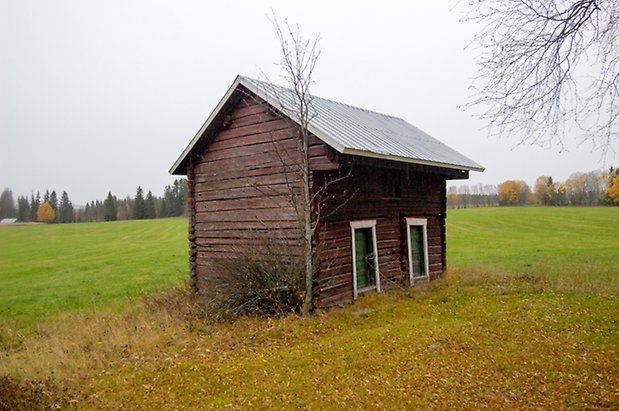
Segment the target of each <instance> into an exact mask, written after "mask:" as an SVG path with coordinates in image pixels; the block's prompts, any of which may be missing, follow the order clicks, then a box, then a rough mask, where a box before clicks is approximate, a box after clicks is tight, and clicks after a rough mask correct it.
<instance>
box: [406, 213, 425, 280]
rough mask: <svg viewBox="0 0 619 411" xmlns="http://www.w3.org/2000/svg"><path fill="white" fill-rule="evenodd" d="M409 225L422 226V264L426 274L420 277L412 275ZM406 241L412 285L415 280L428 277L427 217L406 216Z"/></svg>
mask: <svg viewBox="0 0 619 411" xmlns="http://www.w3.org/2000/svg"><path fill="white" fill-rule="evenodd" d="M411 226H413V227H419V226H421V227H422V233H423V254H424V258H423V261H424V265H425V271H426V275H424V276H420V277H413V255H412V252H411ZM406 243H407V248H408V272H409V275H410V283H411V287H412V286H413V285H414V282H415V280H423V279H427V278H429V277H430V262H429V261H428V219H427V218H413V217H407V218H406Z"/></svg>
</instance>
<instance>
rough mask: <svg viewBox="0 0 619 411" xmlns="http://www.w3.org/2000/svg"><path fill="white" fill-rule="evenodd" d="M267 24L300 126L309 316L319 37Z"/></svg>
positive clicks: (276, 23) (305, 304)
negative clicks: (312, 153) (313, 88)
mask: <svg viewBox="0 0 619 411" xmlns="http://www.w3.org/2000/svg"><path fill="white" fill-rule="evenodd" d="M269 19H270V21H271V23H272V24H273V28H274V29H275V32H276V34H277V38H278V40H279V46H280V50H281V53H282V54H281V60H280V61H279V62H278V63H277V64H278V66H279V67H280V68H281V69H282V70H283V72H284V74H283V75H282V77H283V79H284V80H285V81H286V83H287V85H288V88H290V89H291V90H292V91H293V96H294V99H295V100H296V101H295V102H294V106H295V108H296V111H295V112H294V113H291V114H292V115H294V116H296V118H295V120H296V122H297V123H298V125H299V133H300V140H301V156H302V157H301V164H300V166H301V167H300V168H301V170H300V171H301V178H302V183H303V190H302V191H303V193H302V201H303V204H302V207H301V209H302V210H303V213H301V214H302V220H303V221H302V225H303V240H304V241H303V255H304V260H305V297H304V300H303V314H305V315H306V314H308V313H309V311H310V309H311V307H312V300H313V289H312V288H313V283H314V267H313V258H314V250H313V245H312V237H313V231H314V230H313V227H312V192H311V186H310V171H309V138H310V132H309V130H308V127H309V124H310V121H311V120H312V118H313V117H314V116H315V114H314V111H313V110H312V107H311V106H312V95H311V93H310V87H311V85H312V83H313V80H312V75H313V73H314V68H315V67H316V62H317V61H318V57H319V56H320V50H319V49H318V43H319V42H320V36H317V37H316V38H314V39H313V40H307V39H305V38H303V36H302V35H301V33H300V30H299V27H298V26H295V27H294V28H293V27H291V26H290V24H289V23H288V21H285V24H284V27H282V25H281V24H280V23H279V21H278V19H277V16H276V15H275V13H274V12H272V13H271V16H270V18H269Z"/></svg>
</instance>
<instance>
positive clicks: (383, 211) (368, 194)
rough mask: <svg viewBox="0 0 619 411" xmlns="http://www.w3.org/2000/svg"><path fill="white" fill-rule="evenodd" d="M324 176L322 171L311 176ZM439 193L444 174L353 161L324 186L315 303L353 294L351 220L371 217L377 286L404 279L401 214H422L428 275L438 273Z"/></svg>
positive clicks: (440, 248)
mask: <svg viewBox="0 0 619 411" xmlns="http://www.w3.org/2000/svg"><path fill="white" fill-rule="evenodd" d="M377 164H380V163H379V162H378V163H377ZM330 178H331V179H332V178H333V177H332V176H330V175H329V174H323V175H322V176H320V177H318V175H317V178H316V180H317V181H324V180H328V179H330ZM398 180H399V183H400V187H399V189H398V190H397V195H399V197H393V196H391V195H393V191H392V189H393V184H394V183H396V184H397V182H398ZM444 194H445V177H444V176H442V175H440V174H432V173H424V172H419V171H410V170H408V171H407V170H406V167H401V168H400V169H397V168H396V169H389V168H380V167H372V166H367V165H353V167H352V174H351V176H350V177H348V178H347V179H346V180H344V181H342V182H341V183H338V184H336V185H333V186H332V188H331V189H330V190H329V199H328V200H327V201H326V203H325V205H324V207H323V210H321V212H322V214H323V215H325V216H327V217H326V218H324V219H323V221H322V222H321V224H320V226H319V229H318V233H317V238H316V245H317V247H318V253H319V254H318V255H319V257H318V261H319V274H318V278H317V284H316V292H317V297H318V302H319V305H320V306H330V305H333V304H338V303H341V302H345V301H350V300H352V298H353V275H352V272H353V267H352V264H353V257H352V244H351V241H352V239H351V227H350V222H351V221H356V220H376V237H377V245H378V263H379V270H380V276H381V288H383V289H386V288H390V287H393V286H395V285H396V284H400V285H405V286H408V284H409V268H408V267H409V265H408V252H407V246H408V245H407V238H406V217H416V218H426V219H427V234H428V257H429V269H430V276H431V277H435V276H437V275H439V274H440V273H441V272H442V271H443V269H444V256H445V252H444V250H445V248H444V247H445V229H444V221H445V220H444V216H445V212H444V198H443V197H444ZM342 204H344V205H342ZM337 207H339V208H337ZM336 208H337V210H336ZM332 210H335V211H334V212H333V211H332ZM332 212H333V214H332V215H329V214H330V213H332Z"/></svg>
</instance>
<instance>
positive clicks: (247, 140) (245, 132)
mask: <svg viewBox="0 0 619 411" xmlns="http://www.w3.org/2000/svg"><path fill="white" fill-rule="evenodd" d="M300 147H301V146H300V139H299V129H298V127H297V126H296V125H295V124H294V123H293V122H292V121H290V120H289V119H287V118H285V117H282V116H281V115H279V114H277V113H275V112H274V111H272V109H270V108H269V106H268V104H266V103H265V102H264V101H262V100H260V99H258V98H256V97H252V96H246V97H245V98H241V99H240V101H239V102H238V103H237V104H236V106H235V107H234V108H233V109H232V110H231V111H230V112H229V113H228V115H226V116H225V118H224V119H223V122H222V125H221V127H220V128H219V130H218V131H217V133H215V135H214V136H212V137H211V138H210V139H209V141H205V142H203V144H202V148H201V149H198V150H196V152H195V153H194V154H193V156H192V157H191V162H190V164H189V165H188V173H187V174H188V180H189V196H190V200H189V201H190V210H191V211H190V227H189V239H190V264H191V284H192V286H193V287H194V288H195V289H197V290H198V291H199V290H200V289H203V288H204V287H205V286H206V285H207V284H208V276H209V274H212V270H214V269H217V267H214V265H213V262H214V261H215V260H216V259H217V258H220V257H224V258H225V257H226V256H227V255H228V256H229V255H230V254H231V253H237V252H239V251H242V250H243V249H254V248H255V247H260V246H261V245H265V244H266V243H267V242H269V243H270V244H274V243H281V244H283V245H286V246H293V248H292V250H293V252H294V250H296V252H298V253H301V250H302V249H301V242H302V231H301V229H300V227H301V226H300V225H299V221H300V218H301V216H302V214H301V215H300V214H299V213H303V212H304V209H303V203H302V200H301V193H302V183H301V174H300V172H299V170H300V168H299V167H300V164H301V155H300V152H301V151H300ZM309 154H310V165H311V166H312V167H313V168H315V169H318V170H330V169H334V168H337V167H338V163H337V156H336V155H335V154H334V151H333V150H332V149H331V148H329V147H327V146H326V145H325V144H324V143H322V142H321V141H319V140H317V139H315V138H313V139H312V141H311V142H310V153H309ZM294 246H296V247H294ZM287 250H290V248H287Z"/></svg>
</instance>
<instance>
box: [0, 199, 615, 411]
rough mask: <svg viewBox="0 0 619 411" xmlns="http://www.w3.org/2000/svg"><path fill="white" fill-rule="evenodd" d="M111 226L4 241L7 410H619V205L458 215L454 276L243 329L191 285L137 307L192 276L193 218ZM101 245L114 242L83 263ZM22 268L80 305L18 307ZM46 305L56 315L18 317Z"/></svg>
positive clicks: (2, 368)
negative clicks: (208, 309) (189, 232)
mask: <svg viewBox="0 0 619 411" xmlns="http://www.w3.org/2000/svg"><path fill="white" fill-rule="evenodd" d="M114 224H117V225H116V226H114ZM114 224H104V223H101V224H92V225H88V224H84V226H90V228H88V227H86V228H84V229H83V230H84V231H83V232H81V234H80V233H77V232H76V233H74V234H71V235H70V234H68V233H70V232H72V231H73V230H77V231H80V230H82V229H81V228H79V227H75V228H74V226H80V225H74V226H49V227H40V226H36V227H10V228H0V246H1V247H2V248H1V249H2V254H0V273H1V274H0V307H3V308H2V310H3V311H2V316H3V320H4V321H5V324H8V325H5V330H9V331H10V330H11V329H15V328H10V327H21V329H22V330H23V333H24V336H23V337H21V339H18V340H16V339H15V337H14V336H12V335H9V332H8V331H5V334H4V335H5V337H4V342H3V340H2V339H0V356H1V357H0V364H1V365H0V409H2V408H3V406H4V408H19V407H23V408H28V409H29V408H36V407H37V406H38V407H48V406H62V407H70V408H79V409H82V408H86V409H88V408H97V409H99V408H105V409H133V408H154V409H162V408H163V409H167V408H181V409H182V408H191V407H195V408H200V409H201V408H241V409H245V408H285V409H291V408H292V409H348V408H353V409H359V408H362V409H366V408H370V409H376V408H381V409H382V408H396V409H402V408H439V409H454V408H466V409H471V408H480V407H489V408H494V409H496V408H502V409H505V408H508V409H509V408H576V409H583V408H585V409H586V408H617V407H619V362H618V361H617V360H616V359H617V358H619V303H618V298H619V292H618V290H619V285H618V284H619V208H543V207H523V208H488V209H466V210H450V211H449V218H448V250H449V253H448V264H449V267H450V268H449V271H448V273H447V274H446V275H445V276H444V277H443V278H441V279H439V280H437V281H433V282H432V283H426V284H420V285H419V286H416V287H415V289H405V290H394V291H391V292H385V293H381V294H369V295H366V296H364V297H362V298H361V299H360V300H359V301H357V302H356V303H355V304H352V305H349V306H346V307H344V308H341V309H332V310H329V311H326V312H319V313H316V314H315V315H313V316H311V317H309V318H300V317H297V316H294V315H290V316H288V317H285V318H278V319H260V318H244V319H240V320H238V321H236V322H233V323H212V322H208V321H205V320H203V319H201V318H200V317H199V316H198V315H197V314H196V313H197V312H198V311H199V309H198V308H197V307H196V306H195V305H194V304H193V301H192V300H191V297H190V294H189V293H188V292H187V290H186V289H185V288H184V287H183V286H178V285H176V286H171V287H170V286H168V287H167V291H164V292H158V293H154V294H153V293H152V292H151V293H150V294H149V295H147V296H143V297H141V298H135V296H136V295H138V294H139V293H140V292H141V290H153V288H151V287H155V288H158V287H166V284H167V285H170V284H175V283H176V284H178V282H179V273H181V275H186V274H185V272H186V255H187V254H186V248H187V244H186V240H185V238H186V235H185V222H184V220H156V221H149V222H135V224H134V222H128V223H124V222H123V223H114ZM29 229H32V231H28V230H29ZM11 230H14V231H13V232H11ZM45 230H50V231H45ZM53 230H58V231H55V232H54V231H53ZM63 230H67V234H65V233H63ZM98 230H99V231H98ZM118 232H122V233H124V234H122V235H120V234H118ZM7 233H9V234H7ZM45 233H49V234H45ZM51 233H53V234H54V235H55V236H56V237H58V238H59V239H58V240H57V241H56V244H57V246H56V248H54V251H52V250H49V251H47V250H46V251H45V252H44V253H42V254H37V253H33V251H34V250H36V249H37V248H38V244H39V241H40V240H39V241H34V239H33V237H34V236H35V235H36V236H38V238H39V239H45V238H47V237H49V236H51ZM88 233H92V234H91V240H92V242H95V243H96V242H97V238H98V237H103V238H106V240H102V241H100V242H99V246H94V245H93V246H92V248H91V249H90V252H88V253H86V252H85V251H82V253H80V251H79V250H80V249H81V248H82V247H83V246H84V244H83V243H85V241H84V240H85V237H86V236H88V235H89V234H88ZM29 238H30V240H29ZM60 239H62V240H60ZM17 243H21V245H20V246H17V245H16V244H17ZM110 243H113V244H110ZM137 243H140V245H138V244H137ZM149 243H150V246H147V245H146V244H149ZM163 243H165V244H166V245H164V244H163ZM5 246H6V247H7V248H6V249H8V250H13V251H12V252H9V253H5ZM87 247H90V246H87ZM63 249H67V250H66V251H70V252H72V253H73V254H72V257H69V256H67V257H66V258H64V259H63V258H61V257H60V256H59V258H58V259H55V258H54V255H56V253H59V254H62V253H61V251H62V250H63ZM71 250H72V251H71ZM95 250H99V251H100V252H95ZM109 254H114V256H111V255H109ZM36 255H46V256H47V257H45V258H38V257H33V256H36ZM96 256H98V257H96ZM89 258H94V260H93V261H91V262H90V264H87V263H86V262H84V260H88V259H89ZM114 262H115V264H116V265H114ZM81 264H83V265H81ZM97 264H101V267H100V268H99V269H97ZM63 265H67V266H68V267H69V268H66V269H64V268H62V266H63ZM29 267H31V268H29ZM80 267H84V269H86V268H89V269H90V271H88V272H87V273H88V275H87V276H86V277H92V278H99V280H98V281H92V282H91V283H89V280H88V279H87V278H83V277H84V276H82V275H80V273H81V268H80ZM140 267H141V268H140ZM117 270H122V272H123V273H124V274H123V275H116V274H118V273H117ZM99 271H103V272H99ZM46 272H47V273H48V274H47V275H45V273H46ZM7 273H13V274H12V275H7ZM17 273H21V274H19V275H21V276H23V277H21V278H23V281H28V282H32V283H37V282H38V281H40V282H47V283H53V282H55V281H59V282H61V283H62V285H63V287H62V288H66V290H65V294H62V295H63V296H65V297H66V296H67V295H75V296H76V298H75V300H78V301H80V303H79V304H76V303H74V302H72V303H70V304H64V305H61V304H60V303H58V302H55V299H56V298H57V295H58V294H56V296H55V295H54V294H53V293H54V291H52V290H53V288H50V287H32V289H31V290H30V295H31V297H32V299H31V300H28V299H26V298H23V297H22V298H21V299H19V298H16V296H15V295H14V293H15V294H17V295H18V296H19V295H21V294H22V293H25V292H24V291H22V287H24V286H23V285H22V287H20V286H18V285H19V284H20V281H19V279H18V277H19V276H18V275H17ZM49 273H54V275H58V276H59V280H55V279H53V278H50V277H51V275H50V274H49ZM138 273H141V274H138ZM29 274H30V275H31V276H29ZM148 276H150V279H148V278H146V277H148ZM119 277H128V278H125V282H122V281H121V279H120V278H119ZM107 278H109V281H110V287H106V282H107V281H106V279H107ZM134 278H135V281H134ZM114 283H116V285H115V286H112V285H113V284H114ZM5 284H9V286H10V288H9V289H10V290H13V291H12V292H10V293H9V292H6V291H5ZM84 284H87V285H88V286H86V287H85V286H84ZM95 285H96V286H95ZM25 287H27V288H28V287H29V285H28V286H25ZM114 288H115V290H113V289H114ZM94 290H97V292H99V293H101V294H100V296H98V297H97V298H96V299H95V298H93V297H92V295H91V294H92V293H93V292H94ZM71 293H72V294H71ZM123 293H126V294H127V295H128V296H129V297H121V295H122V294H123ZM77 297H79V298H77ZM89 298H91V299H89ZM127 298H128V299H127ZM10 299H13V300H12V301H19V304H20V307H21V309H20V312H21V314H19V315H18V314H17V311H15V310H11V309H10V306H11V305H12V304H11V303H10V302H9V300H10ZM39 300H42V301H47V303H46V304H48V305H49V306H50V307H53V309H54V310H55V311H54V310H52V312H46V313H44V314H33V315H25V314H24V313H23V312H22V311H28V307H29V305H28V301H30V303H31V305H32V307H36V306H37V302H38V301H39ZM122 301H129V303H127V304H124V309H123V310H109V309H107V308H110V307H117V306H118V305H119V302H122ZM79 307H82V309H79ZM32 311H33V312H35V313H36V312H38V311H40V309H34V308H33V309H32ZM43 311H46V310H45V309H43ZM63 313H64V314H63ZM11 317H14V318H11ZM11 324H12V325H11ZM28 324H29V325H28ZM28 330H36V331H34V332H32V331H31V332H28ZM0 337H1V335H0ZM6 393H10V394H6ZM3 401H4V403H3ZM7 404H8V405H7Z"/></svg>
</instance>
